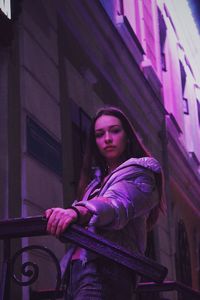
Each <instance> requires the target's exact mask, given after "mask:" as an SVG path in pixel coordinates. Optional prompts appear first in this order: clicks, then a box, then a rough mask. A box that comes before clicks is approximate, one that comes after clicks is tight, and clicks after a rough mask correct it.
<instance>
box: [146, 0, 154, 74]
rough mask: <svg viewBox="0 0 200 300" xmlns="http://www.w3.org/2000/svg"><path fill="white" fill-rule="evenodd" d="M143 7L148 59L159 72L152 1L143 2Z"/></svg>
mask: <svg viewBox="0 0 200 300" xmlns="http://www.w3.org/2000/svg"><path fill="white" fill-rule="evenodd" d="M142 6H143V20H144V31H145V42H146V49H145V50H146V51H145V52H146V54H147V57H148V58H149V59H150V60H151V63H152V66H153V67H154V70H157V66H156V45H155V32H154V20H153V13H152V0H149V1H142Z"/></svg>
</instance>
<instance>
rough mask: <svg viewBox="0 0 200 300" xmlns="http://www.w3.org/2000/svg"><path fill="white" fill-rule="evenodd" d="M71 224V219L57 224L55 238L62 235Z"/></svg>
mask: <svg viewBox="0 0 200 300" xmlns="http://www.w3.org/2000/svg"><path fill="white" fill-rule="evenodd" d="M72 222H73V220H72V219H71V218H65V220H63V221H62V222H59V224H58V226H57V229H56V236H57V237H58V236H59V235H60V234H61V233H63V232H64V231H65V230H66V229H67V227H69V225H70V224H71V223H72Z"/></svg>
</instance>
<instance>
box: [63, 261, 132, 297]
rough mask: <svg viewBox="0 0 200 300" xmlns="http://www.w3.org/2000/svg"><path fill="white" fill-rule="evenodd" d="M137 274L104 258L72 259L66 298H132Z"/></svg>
mask: <svg viewBox="0 0 200 300" xmlns="http://www.w3.org/2000/svg"><path fill="white" fill-rule="evenodd" d="M135 282H136V279H135V275H134V274H133V273H132V272H130V271H129V270H128V269H127V268H125V267H123V266H120V265H118V264H116V263H113V262H110V261H109V260H107V259H104V258H98V259H95V260H93V261H90V262H88V263H86V265H85V266H82V262H81V261H80V260H75V261H72V262H71V264H70V268H69V273H68V287H67V291H66V298H65V300H93V299H94V300H124V299H126V300H131V297H132V293H133V288H134V287H135Z"/></svg>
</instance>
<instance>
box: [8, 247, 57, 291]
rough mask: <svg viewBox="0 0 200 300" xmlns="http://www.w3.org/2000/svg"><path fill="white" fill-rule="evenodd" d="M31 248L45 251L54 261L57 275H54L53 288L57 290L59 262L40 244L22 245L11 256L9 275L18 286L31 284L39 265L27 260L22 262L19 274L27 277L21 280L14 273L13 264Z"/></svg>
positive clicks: (37, 273)
mask: <svg viewBox="0 0 200 300" xmlns="http://www.w3.org/2000/svg"><path fill="white" fill-rule="evenodd" d="M32 250H40V251H44V252H46V253H47V254H48V255H49V256H50V257H51V259H52V260H53V262H54V263H55V266H56V271H57V276H56V287H55V290H56V291H58V290H59V288H60V286H61V269H60V264H59V262H58V259H57V257H56V256H55V254H54V253H53V252H52V251H51V250H49V249H48V248H47V247H44V246H40V245H31V246H27V247H23V248H22V249H20V250H18V251H17V252H16V253H15V255H14V256H13V258H12V260H11V276H12V278H13V280H14V281H15V282H16V283H17V284H18V285H20V286H28V285H31V284H33V283H34V282H35V281H36V280H37V279H38V277H39V267H38V265H37V264H36V263H34V262H31V261H27V262H24V263H23V264H22V267H21V270H20V271H21V275H22V276H24V277H28V279H27V280H24V281H23V280H22V279H19V278H18V277H17V275H16V274H15V264H16V261H17V259H18V258H19V257H20V256H21V255H22V254H23V253H25V252H27V251H32Z"/></svg>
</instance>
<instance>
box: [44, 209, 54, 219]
mask: <svg viewBox="0 0 200 300" xmlns="http://www.w3.org/2000/svg"><path fill="white" fill-rule="evenodd" d="M52 212H53V208H49V209H47V210H46V211H45V217H46V218H47V219H48V218H49V217H50V215H51V214H52Z"/></svg>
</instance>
